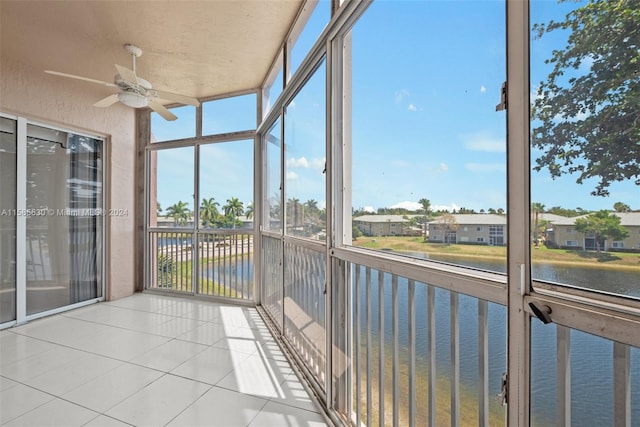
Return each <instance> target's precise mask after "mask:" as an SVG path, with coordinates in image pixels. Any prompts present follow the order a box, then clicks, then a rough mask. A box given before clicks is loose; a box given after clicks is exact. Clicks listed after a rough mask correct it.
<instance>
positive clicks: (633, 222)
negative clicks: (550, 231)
mask: <svg viewBox="0 0 640 427" xmlns="http://www.w3.org/2000/svg"><path fill="white" fill-rule="evenodd" d="M611 213H612V214H614V215H615V216H618V217H620V225H624V226H626V227H640V212H611ZM587 216H589V215H580V216H574V217H571V218H563V219H560V220H557V221H551V224H553V225H574V224H575V223H576V219H578V218H586V217H587Z"/></svg>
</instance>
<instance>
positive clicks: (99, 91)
mask: <svg viewBox="0 0 640 427" xmlns="http://www.w3.org/2000/svg"><path fill="white" fill-rule="evenodd" d="M59 71H63V72H70V73H73V66H72V64H70V66H69V68H68V69H65V70H59ZM114 73H115V70H114ZM87 77H91V76H87ZM110 93H112V91H111V90H109V89H108V88H105V87H102V86H99V85H96V84H92V83H87V82H83V81H79V80H78V81H76V80H71V79H65V78H62V77H57V76H50V75H47V74H44V73H43V70H35V69H30V68H28V67H26V66H25V65H24V64H21V63H19V62H16V61H13V60H11V59H10V58H6V57H4V56H3V57H2V58H0V111H2V112H4V113H9V114H15V115H20V116H24V117H26V118H28V119H32V120H39V121H42V122H45V123H49V124H52V125H59V126H61V127H67V128H70V129H72V130H73V129H75V130H78V131H86V132H89V133H94V134H98V135H101V136H106V137H107V142H106V147H107V150H106V155H107V158H106V159H107V161H106V166H107V174H108V175H107V179H108V181H107V186H106V189H107V207H111V208H117V209H126V210H127V211H128V215H126V216H111V217H107V219H106V220H107V224H106V226H107V243H108V249H107V250H108V252H107V257H106V258H107V265H106V271H107V283H106V285H107V286H106V288H107V298H108V299H118V298H122V297H124V296H128V295H131V294H132V293H133V291H134V285H135V284H134V277H135V276H134V274H135V262H136V259H135V257H134V247H133V246H134V232H135V221H134V219H135V199H134V193H135V185H136V182H135V177H136V175H135V159H136V151H135V135H136V133H135V130H136V126H135V111H134V110H133V109H130V108H127V107H125V106H123V105H121V104H116V105H114V106H112V107H109V108H106V109H104V108H95V107H93V106H92V104H93V103H94V102H96V101H97V100H99V99H101V98H103V97H105V96H107V95H109V94H110Z"/></svg>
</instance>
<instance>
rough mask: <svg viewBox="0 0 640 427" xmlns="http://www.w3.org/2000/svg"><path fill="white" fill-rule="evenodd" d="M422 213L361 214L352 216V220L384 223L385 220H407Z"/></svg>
mask: <svg viewBox="0 0 640 427" xmlns="http://www.w3.org/2000/svg"><path fill="white" fill-rule="evenodd" d="M421 216H422V215H362V216H357V217H355V218H353V220H354V221H358V222H377V223H385V222H409V220H408V219H405V217H407V218H415V217H421Z"/></svg>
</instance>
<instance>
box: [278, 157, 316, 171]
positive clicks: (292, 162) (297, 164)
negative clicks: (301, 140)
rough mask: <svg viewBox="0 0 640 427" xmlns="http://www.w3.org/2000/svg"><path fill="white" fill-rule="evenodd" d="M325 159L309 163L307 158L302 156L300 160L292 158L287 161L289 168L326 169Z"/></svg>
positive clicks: (313, 160)
mask: <svg viewBox="0 0 640 427" xmlns="http://www.w3.org/2000/svg"><path fill="white" fill-rule="evenodd" d="M324 163H325V159H321V158H317V159H312V160H311V161H308V160H307V158H306V157H304V156H302V157H300V158H298V159H296V158H295V157H291V158H290V159H287V167H288V168H302V169H320V170H323V169H324Z"/></svg>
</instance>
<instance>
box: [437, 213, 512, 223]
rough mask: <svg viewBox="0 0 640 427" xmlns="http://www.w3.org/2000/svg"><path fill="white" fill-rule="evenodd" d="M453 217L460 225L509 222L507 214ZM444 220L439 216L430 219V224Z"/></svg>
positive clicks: (454, 215) (459, 215)
mask: <svg viewBox="0 0 640 427" xmlns="http://www.w3.org/2000/svg"><path fill="white" fill-rule="evenodd" d="M452 216H453V218H454V219H455V220H456V224H458V225H505V224H506V223H507V217H506V215H496V214H453V215H452ZM441 221H442V220H441V219H439V218H436V219H434V220H433V221H429V224H439V223H440V222H441Z"/></svg>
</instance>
